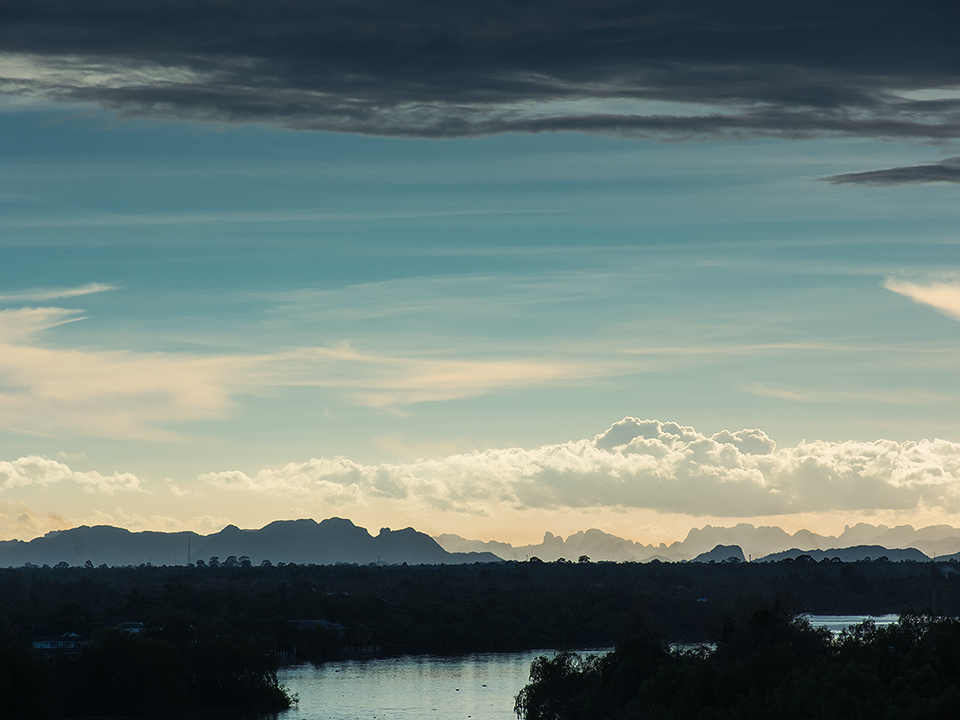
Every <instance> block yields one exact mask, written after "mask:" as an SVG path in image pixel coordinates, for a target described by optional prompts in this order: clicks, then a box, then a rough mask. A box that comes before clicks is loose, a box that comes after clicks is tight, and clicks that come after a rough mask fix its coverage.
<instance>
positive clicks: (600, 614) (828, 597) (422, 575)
mask: <svg viewBox="0 0 960 720" xmlns="http://www.w3.org/2000/svg"><path fill="white" fill-rule="evenodd" d="M934 589H936V593H937V595H936V597H937V609H938V610H939V611H940V612H942V613H946V614H956V613H957V610H958V609H960V607H958V604H960V603H958V601H960V573H958V572H955V571H954V567H953V565H952V564H947V563H942V564H939V565H935V564H933V563H891V562H881V561H877V562H863V563H852V564H844V563H834V562H819V563H817V562H812V561H809V560H805V559H802V558H801V559H798V560H786V561H782V562H778V563H764V564H757V563H717V564H702V563H689V564H668V563H657V562H653V563H647V564H613V563H596V562H586V561H585V562H576V563H572V562H568V563H543V562H528V563H503V564H490V565H458V566H450V565H445V566H410V567H406V566H388V567H379V566H372V565H371V566H356V565H333V566H313V565H279V564H278V565H276V566H263V567H250V566H247V565H246V564H244V563H242V562H236V563H232V562H229V559H228V561H227V562H222V563H220V564H219V566H218V567H211V566H209V565H205V566H204V567H191V566H187V567H150V566H141V567H126V568H107V567H100V568H96V567H91V566H87V567H54V568H36V567H32V568H14V569H0V717H26V716H29V717H44V716H46V717H51V718H59V717H71V716H78V715H82V714H85V713H86V714H97V715H101V716H116V715H121V714H123V715H129V716H150V715H160V714H164V713H166V714H167V715H169V714H170V711H172V710H192V709H202V708H229V707H238V708H246V709H256V708H260V709H264V710H269V709H274V708H278V707H283V706H284V705H285V704H286V703H287V702H288V700H287V699H286V697H285V696H284V695H283V691H282V689H281V688H279V687H278V686H277V682H276V674H275V672H276V668H277V667H278V666H279V663H280V662H282V661H297V662H301V661H317V662H319V661H323V660H326V659H333V658H338V657H343V656H344V655H345V654H349V653H351V652H357V648H365V649H367V650H372V651H379V652H381V653H382V654H386V655H390V654H404V653H409V654H423V653H433V654H445V653H446V654H449V653H462V652H483V651H505V650H524V649H536V648H546V647H549V648H584V647H611V646H613V645H615V644H617V643H618V642H621V641H622V640H623V639H624V638H625V637H632V636H638V632H639V631H637V630H636V628H637V623H638V622H639V619H641V618H642V619H643V623H644V624H645V627H647V628H648V629H649V631H650V632H651V633H654V634H655V635H656V636H657V637H660V638H664V639H667V640H669V641H690V642H696V641H707V640H717V639H720V636H721V635H722V632H721V629H722V628H723V627H724V624H725V619H727V618H732V617H736V616H737V613H738V612H739V611H740V609H741V608H743V607H752V608H756V607H764V606H768V605H769V604H770V602H771V599H772V598H774V597H780V598H784V599H785V601H786V602H787V604H789V606H790V607H791V608H792V609H794V610H796V611H804V612H815V613H865V614H880V613H887V612H898V613H902V612H908V611H913V612H917V613H920V612H929V611H930V610H931V600H932V597H933V590H934ZM299 621H314V622H306V623H304V622H299ZM315 621H326V622H315ZM123 622H141V623H143V624H144V626H145V632H143V633H142V634H137V635H132V634H128V633H119V632H116V631H114V630H113V628H116V627H117V626H118V625H119V624H120V623H123ZM727 624H728V625H729V622H728V623H727ZM728 630H729V627H728ZM70 632H72V633H77V634H79V635H81V636H86V637H89V638H91V640H90V643H89V644H88V645H86V646H84V647H83V648H81V650H80V652H79V653H77V655H76V656H75V657H72V658H67V657H66V656H64V655H61V654H59V653H56V652H46V653H43V652H40V651H37V650H34V649H33V648H32V641H33V639H34V637H36V636H44V635H46V636H59V635H62V634H64V633H70Z"/></svg>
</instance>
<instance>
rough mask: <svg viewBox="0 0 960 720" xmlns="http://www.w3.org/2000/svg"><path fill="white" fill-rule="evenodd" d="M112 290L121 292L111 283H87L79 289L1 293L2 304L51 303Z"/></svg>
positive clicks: (39, 289)
mask: <svg viewBox="0 0 960 720" xmlns="http://www.w3.org/2000/svg"><path fill="white" fill-rule="evenodd" d="M111 290H119V287H117V286H116V285H111V284H109V283H87V284H86V285H80V286H78V287H71V288H46V289H41V288H36V289H32V290H19V291H17V292H4V293H0V302H4V303H19V302H49V301H51V300H63V299H68V298H75V297H83V296H84V295H93V294H96V293H102V292H110V291H111Z"/></svg>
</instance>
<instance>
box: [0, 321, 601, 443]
mask: <svg viewBox="0 0 960 720" xmlns="http://www.w3.org/2000/svg"><path fill="white" fill-rule="evenodd" d="M79 312H80V311H77V310H69V309H64V308H54V307H40V308H17V309H8V310H3V311H0V388H2V390H0V429H3V430H8V431H12V432H18V433H26V434H36V435H41V436H56V435H58V434H61V433H63V432H71V433H77V434H80V435H84V436H92V437H111V438H127V439H144V440H176V439H178V438H179V435H178V434H177V432H176V431H175V430H172V429H171V426H173V425H176V424H178V423H184V422H190V421H197V420H209V419H220V418H224V417H226V416H227V415H228V414H229V412H230V411H231V410H232V409H233V407H234V398H235V397H236V396H237V395H238V394H240V393H254V394H256V393H258V392H262V391H263V390H264V389H267V388H271V387H280V386H287V387H315V388H323V389H326V390H328V391H330V392H331V393H333V394H335V395H337V396H338V397H340V398H342V399H343V400H344V401H345V402H347V403H349V404H354V405H360V406H365V407H372V408H378V409H381V410H385V411H389V412H402V411H403V408H405V407H406V406H409V405H412V404H416V403H422V402H437V401H442V400H451V399H456V398H468V397H475V396H477V395H481V394H483V393H486V392H490V391H493V390H497V389H504V388H519V387H534V386H544V385H550V384H557V383H565V382H575V381H583V380H584V379H588V378H593V377H600V376H604V375H609V374H611V373H615V372H617V371H618V368H619V367H620V366H619V365H617V364H616V363H615V362H612V361H611V362H596V361H590V362H588V361H581V360H577V359H557V358H554V357H537V356H529V355H528V356H516V355H513V356H511V355H508V354H507V355H501V356H495V357H491V356H488V357H484V358H479V359H478V358H458V357H450V356H446V357H444V356H438V355H437V354H427V355H416V354H413V353H409V352H408V353H406V354H404V353H402V352H392V353H391V352H379V353H377V352H364V351H362V350H359V349H357V348H356V347H354V346H352V345H351V344H349V343H346V342H343V343H339V344H335V345H332V346H327V347H300V348H292V349H289V350H285V351H282V352H272V353H271V352H262V353H211V354H198V353H186V352H181V353H172V352H142V351H141V352H134V351H127V350H114V349H88V348H60V347H55V346H50V345H49V344H45V343H42V342H41V341H40V339H41V335H42V333H43V332H44V331H46V330H49V329H51V328H54V327H56V326H58V325H62V324H64V323H67V322H73V321H76V320H80V319H82V317H81V316H80V315H79Z"/></svg>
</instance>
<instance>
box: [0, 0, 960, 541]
mask: <svg viewBox="0 0 960 720" xmlns="http://www.w3.org/2000/svg"><path fill="white" fill-rule="evenodd" d="M958 20H960V8H958V6H957V5H956V4H955V3H951V2H945V1H944V2H940V1H935V0H927V1H924V2H909V3H907V2H902V1H900V0H892V1H891V2H888V3H882V4H878V3H875V2H866V1H863V2H850V1H844V2H835V1H833V2H826V1H818V0H813V1H806V2H783V3H760V2H753V1H749V2H747V1H743V2H739V1H733V2H728V3H722V4H718V3H708V2H705V1H704V0H691V1H689V2H686V1H683V2H672V3H663V2H625V1H624V0H600V1H598V0H591V1H590V2H586V1H585V0H583V1H581V0H576V1H573V0H571V1H567V2H565V1H563V0H560V1H559V2H558V1H557V0H551V2H549V3H547V2H545V0H526V1H525V2H497V1H483V2H476V3H448V2H429V1H427V0H417V1H416V2H413V1H412V0H400V1H393V2H389V3H388V2H385V1H383V0H351V1H350V2H343V3H336V2H328V3H315V2H307V1H306V0H283V1H280V2H273V3H259V4H253V3H245V2H238V1H237V0H178V1H176V2H175V1H174V0H142V1H141V2H138V3H128V4H118V3H114V2H109V1H108V0H71V1H68V0H29V1H26V0H24V1H23V2H16V1H14V0H11V1H10V2H5V3H3V7H2V8H0V539H14V538H18V539H30V538H33V537H36V536H38V535H41V534H43V533H45V532H48V531H50V530H55V529H62V528H66V527H74V526H77V525H81V524H87V525H93V524H111V525H117V526H122V527H127V528H130V529H132V530H144V529H152V530H183V529H191V530H196V531H198V532H204V533H209V532H213V531H216V530H219V529H221V528H222V527H224V526H225V525H226V524H228V523H233V524H236V525H239V526H240V527H249V528H255V527H261V526H262V525H265V524H267V523H269V522H271V521H273V520H277V519H287V518H299V517H313V518H315V519H317V520H320V519H323V518H326V517H332V516H339V517H348V518H350V519H352V520H353V521H354V522H356V523H357V524H359V525H362V526H364V527H368V528H370V529H371V530H372V531H374V532H376V530H377V529H378V528H379V527H383V526H387V527H393V528H398V527H407V526H413V527H416V528H417V529H419V530H422V531H424V532H428V533H430V534H440V533H456V534H460V535H462V536H464V537H470V538H476V539H483V540H490V539H498V540H502V541H509V542H514V543H526V542H535V541H537V540H539V538H541V537H542V536H543V533H544V532H545V531H550V532H554V533H557V534H563V535H565V534H569V533H573V532H576V531H578V530H585V529H588V528H592V527H596V528H599V529H601V530H605V531H607V532H612V533H614V534H617V535H620V536H622V537H626V538H629V539H632V540H637V541H642V542H661V541H667V542H669V541H671V540H675V539H682V538H683V537H684V536H685V534H686V531H687V529H689V528H691V527H695V526H696V527H700V526H703V525H704V524H708V523H709V524H713V525H724V526H729V525H733V524H735V523H737V522H750V523H753V524H756V525H760V524H772V525H779V526H781V527H784V528H785V529H788V530H790V531H794V530H797V529H800V528H804V527H805V528H808V529H811V530H814V531H817V532H824V533H836V532H840V531H842V529H843V527H844V525H846V524H850V525H853V524H855V523H856V522H869V523H872V524H879V523H884V524H888V525H898V524H905V523H910V524H913V525H915V526H917V527H919V526H923V525H930V524H938V523H947V524H953V525H957V526H960V417H958V415H957V411H956V408H957V406H958V401H960V383H958V379H957V374H958V370H960V352H958V351H960V236H958V229H960V222H958V221H960V202H958V199H960V185H958V183H960V143H958V139H960V37H958V34H957V30H956V28H957V27H960V24H958V22H957V21H958Z"/></svg>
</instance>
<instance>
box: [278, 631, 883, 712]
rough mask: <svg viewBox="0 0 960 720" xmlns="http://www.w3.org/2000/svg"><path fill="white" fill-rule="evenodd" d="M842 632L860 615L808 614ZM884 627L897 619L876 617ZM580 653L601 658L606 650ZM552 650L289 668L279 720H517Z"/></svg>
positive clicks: (283, 675) (282, 675)
mask: <svg viewBox="0 0 960 720" xmlns="http://www.w3.org/2000/svg"><path fill="white" fill-rule="evenodd" d="M808 617H809V618H810V622H811V624H812V625H814V626H823V627H827V628H829V629H830V630H831V631H832V632H834V633H835V634H836V633H839V632H840V631H841V630H842V629H843V628H845V627H848V626H850V625H853V624H855V623H859V622H861V621H863V620H864V619H866V617H867V616H865V615H810V616H808ZM873 619H874V621H875V622H876V623H877V624H878V625H888V624H890V623H891V622H894V621H895V620H896V619H897V616H896V615H883V616H880V617H876V618H873ZM585 652H598V653H599V652H605V651H603V650H597V651H585ZM555 654H556V651H555V650H531V651H528V652H519V653H478V654H475V655H459V656H456V657H436V656H419V657H414V656H405V657H398V658H378V659H373V660H343V661H340V662H330V663H325V664H324V665H319V666H314V665H309V664H308V665H294V666H290V667H285V668H282V669H281V670H280V673H279V676H280V682H281V683H282V684H283V685H285V686H286V687H287V689H288V690H289V691H290V692H292V693H296V694H297V695H298V696H299V697H300V704H299V706H298V707H295V708H293V709H292V710H288V711H286V712H283V713H280V714H279V715H278V716H277V718H278V720H421V719H422V720H467V719H469V720H516V715H514V714H513V699H514V697H516V695H517V693H518V692H520V689H521V688H522V687H523V686H524V685H526V684H527V682H528V680H529V679H530V663H531V662H533V659H534V658H535V657H537V656H538V655H547V656H548V657H553V656H554V655H555Z"/></svg>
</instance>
